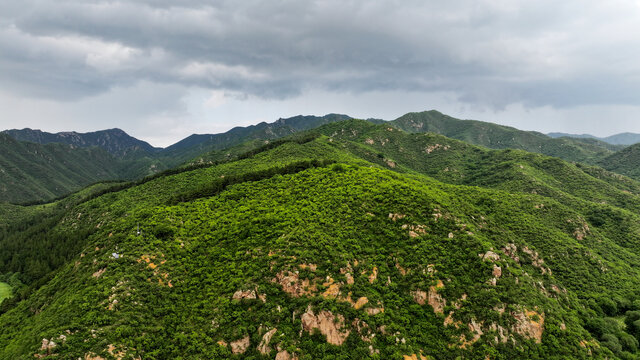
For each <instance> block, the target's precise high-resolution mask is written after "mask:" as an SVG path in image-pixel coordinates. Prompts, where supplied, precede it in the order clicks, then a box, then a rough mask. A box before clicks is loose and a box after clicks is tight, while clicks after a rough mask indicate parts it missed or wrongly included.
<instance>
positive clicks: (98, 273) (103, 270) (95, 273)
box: [92, 268, 107, 278]
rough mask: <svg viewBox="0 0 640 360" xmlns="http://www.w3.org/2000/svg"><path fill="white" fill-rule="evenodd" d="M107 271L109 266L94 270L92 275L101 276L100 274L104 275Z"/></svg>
mask: <svg viewBox="0 0 640 360" xmlns="http://www.w3.org/2000/svg"><path fill="white" fill-rule="evenodd" d="M105 271H107V268H102V269H100V270H98V271H96V272H94V273H93V275H92V276H93V277H94V278H99V277H100V276H102V274H104V272H105Z"/></svg>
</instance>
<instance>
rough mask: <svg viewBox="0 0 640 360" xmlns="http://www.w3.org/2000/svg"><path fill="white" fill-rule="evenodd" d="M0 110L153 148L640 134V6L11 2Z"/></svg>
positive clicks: (2, 23)
mask: <svg viewBox="0 0 640 360" xmlns="http://www.w3.org/2000/svg"><path fill="white" fill-rule="evenodd" d="M176 4H180V5H179V6H176ZM0 109H2V115H1V116H0V129H5V128H23V127H31V128H40V129H43V130H46V131H63V130H77V131H92V130H98V129H104V128H112V127H119V128H122V129H123V130H125V131H127V132H128V133H130V134H131V135H133V136H136V137H138V138H141V139H144V140H147V141H149V142H151V143H152V144H153V145H156V146H166V145H169V144H171V143H173V142H175V141H177V140H179V139H181V138H183V137H185V136H187V135H189V134H191V133H215V132H222V131H226V130H228V129H230V128H231V127H233V126H237V125H249V124H253V123H257V122H260V121H268V122H271V121H274V120H276V119H277V118H279V117H288V116H293V115H297V114H313V115H323V114H326V113H331V112H334V113H345V114H348V115H351V116H354V117H361V118H367V117H376V118H383V119H394V118H396V117H398V116H400V115H402V114H404V113H406V112H410V111H422V110H429V109H437V110H440V111H442V112H444V113H447V114H449V115H452V116H455V117H459V118H470V119H478V120H484V121H492V122H497V123H501V124H506V125H511V126H515V127H519V128H522V129H531V130H538V131H543V132H549V131H566V132H574V133H584V132H589V133H593V134H596V135H602V136H604V135H610V134H613V133H617V132H623V131H632V132H640V121H639V120H640V1H638V0H633V1H631V0H629V1H623V0H609V1H590V0H565V1H549V0H538V1H520V0H473V1H472V0H468V1H467V0H461V1H456V0H452V1H446V2H445V1H435V0H434V1H414V0H403V1H399V0H377V1H365V0H362V1H359V0H340V1H300V0H284V1H277V0H272V1H258V0H243V1H204V0H182V1H170V0H129V1H114V0H110V1H100V0H21V1H0Z"/></svg>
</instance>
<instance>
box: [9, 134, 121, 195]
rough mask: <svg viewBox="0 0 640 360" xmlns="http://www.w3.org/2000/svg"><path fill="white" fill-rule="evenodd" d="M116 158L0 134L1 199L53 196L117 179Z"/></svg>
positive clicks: (88, 149) (100, 151)
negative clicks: (98, 182) (20, 139)
mask: <svg viewBox="0 0 640 360" xmlns="http://www.w3.org/2000/svg"><path fill="white" fill-rule="evenodd" d="M117 163H118V162H117V160H116V159H115V158H113V157H112V156H111V155H110V154H108V153H107V152H105V151H104V150H102V149H99V148H77V147H75V146H73V145H64V144H48V145H40V144H35V143H29V142H22V141H17V140H15V139H13V138H12V137H10V136H8V135H6V134H0V200H2V201H6V202H25V201H35V200H40V199H52V198H55V197H58V196H60V195H63V194H68V193H70V192H73V191H77V190H78V189H80V188H81V187H84V186H87V185H88V184H90V183H93V182H97V181H103V180H107V179H113V178H117V177H118V175H117V173H116V172H115V169H116V168H117V166H118V164H117Z"/></svg>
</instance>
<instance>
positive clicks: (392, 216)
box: [389, 213, 407, 221]
mask: <svg viewBox="0 0 640 360" xmlns="http://www.w3.org/2000/svg"><path fill="white" fill-rule="evenodd" d="M405 216H407V215H405V214H394V213H389V219H391V220H393V221H398V220H400V219H402V218H404V217H405Z"/></svg>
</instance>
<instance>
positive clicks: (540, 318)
mask: <svg viewBox="0 0 640 360" xmlns="http://www.w3.org/2000/svg"><path fill="white" fill-rule="evenodd" d="M511 314H512V315H513V317H514V318H515V319H516V323H515V324H514V325H513V331H514V332H515V333H517V334H520V335H522V336H523V337H525V338H527V339H534V340H535V342H536V343H540V342H542V333H543V332H544V313H543V314H538V313H537V312H535V311H529V310H526V309H525V310H524V311H519V312H512V313H511Z"/></svg>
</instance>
